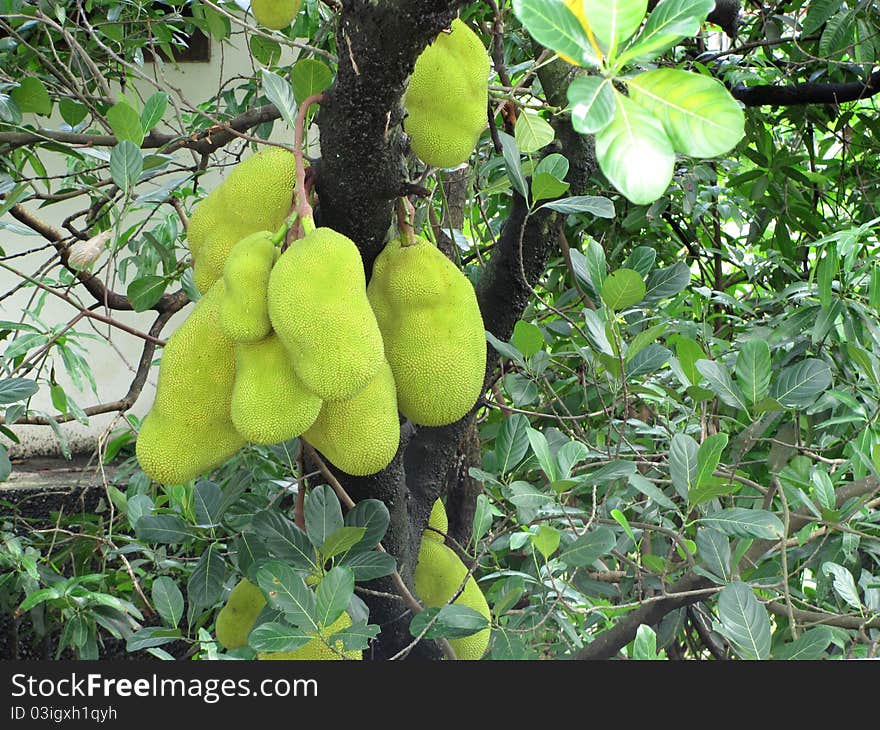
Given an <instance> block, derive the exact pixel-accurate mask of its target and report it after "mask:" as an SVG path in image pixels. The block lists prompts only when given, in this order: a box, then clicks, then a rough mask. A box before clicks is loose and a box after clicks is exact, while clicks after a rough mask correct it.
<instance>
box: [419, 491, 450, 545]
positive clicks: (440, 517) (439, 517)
mask: <svg viewBox="0 0 880 730" xmlns="http://www.w3.org/2000/svg"><path fill="white" fill-rule="evenodd" d="M428 527H433V528H434V529H433V530H425V531H424V532H423V533H422V539H423V540H436V541H437V542H445V540H446V538H445V537H444V536H445V535H446V533H447V532H449V519H448V518H447V517H446V508H445V507H444V506H443V502H442V501H441V500H439V499H438V500H437V501H436V502H434V506H433V507H432V508H431V516H430V517H429V518H428Z"/></svg>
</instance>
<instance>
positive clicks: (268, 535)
mask: <svg viewBox="0 0 880 730" xmlns="http://www.w3.org/2000/svg"><path fill="white" fill-rule="evenodd" d="M251 527H252V528H253V530H254V532H255V533H256V535H257V537H259V538H260V539H261V540H263V541H264V542H265V543H266V545H267V547H268V548H269V550H270V551H271V552H272V555H273V556H274V557H276V558H279V559H282V560H285V561H287V562H289V563H293V564H294V565H297V566H298V567H300V568H303V569H305V570H308V571H311V570H312V568H314V563H315V550H314V548H313V547H312V545H311V543H310V542H309V539H308V537H306V535H305V533H304V532H303V531H302V530H300V529H299V528H298V527H297V526H296V525H294V524H293V522H291V521H290V520H288V519H287V518H285V517H284V516H282V515H281V514H279V513H278V512H277V511H276V510H264V511H263V512H258V513H257V514H255V515H254V518H253V521H252V522H251Z"/></svg>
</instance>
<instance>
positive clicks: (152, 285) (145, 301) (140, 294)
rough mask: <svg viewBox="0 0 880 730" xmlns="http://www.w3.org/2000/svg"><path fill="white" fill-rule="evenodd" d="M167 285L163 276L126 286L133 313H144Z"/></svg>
mask: <svg viewBox="0 0 880 730" xmlns="http://www.w3.org/2000/svg"><path fill="white" fill-rule="evenodd" d="M120 187H121V186H120ZM167 284H168V282H167V281H166V280H165V277H163V276H153V275H150V276H142V277H141V278H140V279H135V280H134V281H133V282H131V284H129V285H128V289H127V291H126V296H127V297H128V301H130V302H131V306H132V308H133V309H134V311H135V312H146V311H147V310H148V309H150V308H151V307H152V306H153V305H154V304H155V303H156V302H158V301H159V300H160V299H161V298H162V295H163V294H164V293H165V287H166V286H167Z"/></svg>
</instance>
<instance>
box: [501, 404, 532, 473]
mask: <svg viewBox="0 0 880 730" xmlns="http://www.w3.org/2000/svg"><path fill="white" fill-rule="evenodd" d="M528 428H529V420H528V419H527V418H526V417H525V416H524V415H522V414H521V413H514V414H513V415H511V416H510V417H509V418H507V419H506V420H505V421H504V423H502V424H501V428H500V430H499V431H498V436H496V437H495V454H496V456H497V464H498V469H499V471H500V472H501V473H502V474H506V473H507V472H508V471H510V470H511V469H513V467H515V466H516V465H517V464H519V462H520V461H522V458H523V457H524V456H525V455H526V452H527V451H528V450H529V435H528Z"/></svg>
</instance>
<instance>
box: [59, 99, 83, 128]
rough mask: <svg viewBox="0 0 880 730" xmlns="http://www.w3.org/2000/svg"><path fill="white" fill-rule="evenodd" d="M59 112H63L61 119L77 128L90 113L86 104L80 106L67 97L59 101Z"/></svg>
mask: <svg viewBox="0 0 880 730" xmlns="http://www.w3.org/2000/svg"><path fill="white" fill-rule="evenodd" d="M58 111H60V112H61V118H62V119H63V120H64V121H65V122H67V123H68V124H69V125H70V126H71V127H76V126H77V125H78V124H79V123H80V122H81V121H82V120H83V119H85V118H86V115H87V114H88V113H89V110H88V107H87V106H86V105H85V104H80V103H79V102H78V101H74V100H73V99H69V98H67V97H66V96H65V97H62V98H61V99H59V100H58Z"/></svg>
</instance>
